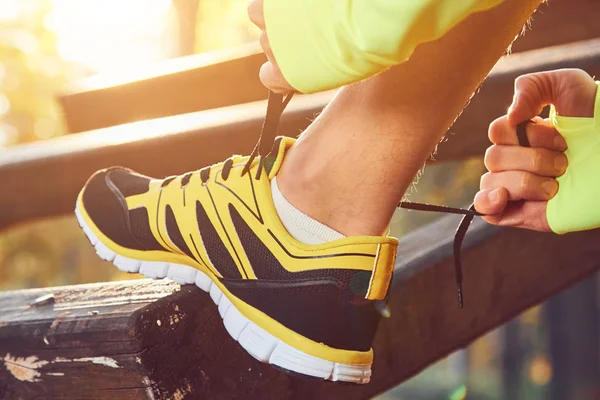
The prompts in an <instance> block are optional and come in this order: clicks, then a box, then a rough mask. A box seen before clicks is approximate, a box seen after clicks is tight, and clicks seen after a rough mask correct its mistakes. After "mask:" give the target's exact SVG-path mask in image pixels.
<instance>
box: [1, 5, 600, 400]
mask: <svg viewBox="0 0 600 400" xmlns="http://www.w3.org/2000/svg"><path fill="white" fill-rule="evenodd" d="M578 3H585V1H583V0H578ZM557 4H563V5H564V4H566V2H562V3H557ZM597 4H598V3H597V2H593V1H592V2H589V1H588V2H587V7H589V8H588V9H587V10H588V11H587V13H588V14H586V13H584V12H583V11H578V12H577V13H575V14H576V15H578V16H580V17H581V18H584V17H585V18H588V19H583V20H585V21H587V20H589V13H591V11H590V10H595V9H596V7H597ZM561 7H562V6H561ZM562 10H563V11H564V12H567V9H566V8H563V9H562ZM539 18H540V20H541V18H542V16H540V17H539ZM556 18H557V17H556ZM583 20H582V21H583ZM555 21H558V18H557V19H555ZM574 23H575V22H572V24H574ZM571 26H574V25H571ZM586 26H587V25H586ZM597 27H598V25H594V24H589V29H580V30H577V32H580V33H581V32H583V33H581V36H579V37H577V39H590V38H592V37H595V36H598V35H599V34H600V33H599V32H596V31H595V29H596V28H597ZM558 30H560V29H558ZM555 38H559V35H556V36H555ZM540 40H541V39H540ZM532 43H535V41H532ZM543 43H544V45H547V44H549V43H548V42H543ZM556 43H560V41H559V40H557V42H556ZM550 44H552V43H550ZM531 46H532V47H535V46H534V45H531ZM241 60H242V61H241ZM243 60H245V61H243ZM230 61H231V62H232V63H234V64H235V65H237V66H238V67H239V66H245V67H247V68H248V71H249V72H248V75H242V76H241V77H239V79H246V77H247V76H249V75H250V74H251V75H253V76H255V74H256V69H257V67H258V65H260V59H259V58H258V56H256V55H253V53H251V54H250V55H248V54H245V55H242V56H241V57H240V58H235V57H233V58H231V59H230ZM224 64H225V65H230V64H228V61H222V62H220V64H218V65H220V66H221V67H223V65H224ZM231 65H233V64H231ZM238 67H236V68H238ZM245 67H244V68H245ZM560 67H579V68H583V69H585V70H587V71H588V72H589V73H591V74H592V75H600V39H590V40H585V41H582V42H577V43H569V44H564V43H563V44H561V45H559V46H553V47H548V48H543V49H536V50H531V51H525V52H520V53H518V54H514V55H512V56H510V57H506V58H504V59H503V60H501V61H500V62H499V63H498V65H497V66H496V67H495V68H494V70H493V72H492V73H491V75H490V77H489V78H488V79H487V81H486V82H485V83H484V85H483V86H482V89H481V91H480V92H479V93H478V94H477V95H476V96H475V97H474V99H473V100H472V101H471V103H470V105H469V107H468V108H467V109H466V110H465V112H464V113H463V115H462V116H461V117H460V118H459V119H458V121H457V123H456V124H455V125H454V127H453V128H452V129H451V131H450V132H451V133H452V136H454V135H456V136H457V137H456V138H452V140H449V141H447V142H444V143H442V144H441V145H440V146H439V151H438V154H437V155H436V157H435V158H436V160H435V162H446V161H450V160H460V159H466V158H468V157H472V156H481V155H482V154H483V151H484V150H485V148H486V147H487V146H488V144H489V143H488V141H487V138H486V135H485V132H486V131H487V126H488V124H489V122H490V121H491V120H493V119H494V118H496V117H497V116H499V115H501V114H503V113H504V112H505V110H506V107H507V106H508V104H509V103H510V99H511V97H512V86H513V81H514V79H515V78H516V77H517V76H518V75H520V74H522V73H526V72H534V71H540V70H547V69H554V68H560ZM192 69H194V68H192ZM200 71H206V75H203V78H202V79H204V80H206V79H213V78H214V75H212V74H213V72H214V73H218V71H222V70H221V69H219V68H216V67H215V66H214V65H213V64H210V63H208V64H206V65H205V67H202V68H200ZM209 71H213V72H210V73H209ZM190 73H191V72H190V71H189V70H188V69H186V68H182V69H181V70H179V71H172V72H169V73H168V74H167V75H172V76H170V78H169V79H174V81H172V82H176V81H177V79H181V76H189V75H186V74H190ZM179 74H182V75H179ZM160 77H161V75H160V74H158V75H156V76H154V77H153V78H152V79H156V80H158V81H160V79H162V78H160ZM202 79H200V80H199V81H198V82H199V84H200V83H202V82H203V81H202ZM254 79H255V78H254ZM142 81H143V80H142ZM142 81H140V82H142ZM155 82H156V81H155ZM160 82H168V80H167V81H160ZM129 85H132V83H128V82H125V83H123V85H122V86H121V85H117V86H114V89H111V91H110V95H107V97H102V96H101V95H100V94H101V93H100V92H101V91H100V92H95V93H88V94H85V93H86V92H82V93H81V94H80V95H81V96H82V97H80V98H79V100H78V101H80V102H81V103H78V102H75V100H73V99H75V98H76V97H71V98H70V99H71V100H73V101H74V103H73V104H86V103H85V101H86V100H85V98H86V96H88V95H89V96H92V95H93V96H92V97H93V98H94V99H95V100H94V101H96V102H97V104H104V102H105V101H106V100H107V99H113V97H112V96H117V98H118V96H119V95H118V93H119V87H121V88H122V90H123V96H125V97H123V98H127V96H128V94H126V92H127V91H129V88H131V87H132V86H129ZM167 86H168V85H167ZM111 87H112V86H111ZM220 88H221V87H220V86H219V85H216V86H214V87H212V89H210V90H209V91H208V92H210V93H205V96H208V97H210V94H211V93H212V94H214V92H215V91H217V90H221V89H220ZM140 90H141V89H140ZM259 90H260V91H261V92H260V93H264V91H263V90H262V88H260V87H258V86H255V87H254V89H248V91H247V92H245V93H246V94H245V95H244V96H246V95H247V96H248V97H243V96H242V97H239V98H237V99H234V100H231V101H229V100H228V99H224V100H223V99H222V101H221V100H219V101H221V102H220V103H219V102H218V101H217V102H212V103H211V101H212V100H210V101H209V100H205V99H204V97H203V100H201V101H204V102H205V103H203V104H204V105H202V106H201V108H202V111H197V112H194V113H190V114H185V115H172V116H165V115H157V116H155V115H152V117H160V118H158V119H154V120H147V121H141V122H131V123H128V124H125V125H120V126H115V127H110V128H103V129H98V130H95V131H90V132H85V133H79V134H77V135H69V136H67V137H62V138H57V139H53V140H49V141H46V142H41V143H35V144H30V145H24V146H20V147H17V148H13V149H9V150H6V151H5V152H4V153H3V157H2V158H1V159H0V185H1V187H2V195H1V196H0V229H5V228H8V227H10V226H13V225H14V224H17V223H25V222H28V221H31V220H32V219H36V218H45V217H50V216H57V215H62V214H65V213H68V212H71V211H72V209H73V207H74V204H75V198H76V194H77V192H78V191H79V190H80V188H81V186H82V185H83V183H84V182H85V180H86V179H87V177H88V176H89V175H90V174H91V173H92V172H94V171H95V170H97V169H99V168H104V167H107V166H110V165H114V164H118V165H125V166H128V167H131V168H134V169H136V170H138V171H140V172H143V173H146V174H150V175H154V176H166V175H171V174H179V173H183V172H185V171H188V170H191V169H198V168H200V167H202V166H204V165H206V164H210V163H213V162H216V161H220V160H222V159H224V158H225V157H227V156H229V155H230V154H231V153H232V152H237V153H242V154H244V153H248V152H249V151H250V149H251V148H252V146H253V145H254V142H255V140H256V133H257V132H258V130H259V127H260V124H261V121H262V118H263V115H264V102H262V101H260V99H261V97H260V96H261V95H259V94H257V93H258V91H259ZM137 93H138V95H139V94H140V93H147V92H144V91H143V90H142V91H141V92H137ZM242 93H244V91H243V90H242ZM199 94H200V93H199ZM98 96H100V97H98ZM253 96H254V97H253ZM330 96H331V94H330V93H324V94H320V95H313V96H302V97H299V98H297V99H295V100H294V101H293V102H292V104H291V105H290V109H289V112H286V114H285V116H284V118H283V120H282V128H281V131H280V133H282V134H288V135H295V134H297V132H299V131H300V130H301V129H302V128H304V127H305V126H306V125H307V123H308V118H310V117H311V116H313V115H314V114H315V113H317V112H319V110H320V109H321V108H322V107H323V106H324V105H325V104H326V103H327V102H328V101H329V99H330ZM92 97H89V98H92ZM134 97H135V96H134ZM208 97H207V98H208ZM67 98H69V96H67ZM102 99H104V100H102ZM71 100H68V101H71ZM253 100H259V101H258V102H255V103H249V104H236V103H239V102H246V101H253ZM64 101H65V104H67V102H68V101H67V100H64ZM107 102H108V101H107ZM128 102H129V100H128ZM185 104H186V102H185V101H184V102H182V106H181V107H184V106H185ZM224 105H227V106H228V107H226V108H220V109H212V108H214V107H217V106H224ZM88 106H89V104H88ZM65 107H66V109H67V111H68V110H70V109H71V110H73V109H72V108H70V107H71V106H69V105H66V106H65ZM72 107H75V108H74V109H78V108H77V107H78V106H75V105H72ZM178 107H179V106H177V107H175V108H174V109H172V110H170V111H169V112H172V113H175V114H178V113H180V112H189V111H192V110H191V109H186V108H178ZM196 107H200V106H198V105H197V104H196ZM192 108H193V107H192ZM132 109H135V107H132ZM156 110H161V108H160V107H158V108H156ZM99 112H100V111H99ZM100 113H101V112H100ZM69 115H71V116H72V115H73V112H72V111H68V112H67V116H69ZM82 118H83V117H82ZM86 118H87V117H86ZM103 118H109V117H108V116H106V117H103ZM119 118H121V117H119ZM122 118H124V119H125V120H124V121H121V122H130V121H131V119H130V118H131V115H123V116H122ZM83 120H85V121H87V122H85V121H84V122H81V123H82V124H84V125H85V126H88V125H86V124H88V123H89V124H90V125H89V126H94V124H95V123H96V122H94V119H89V120H86V119H85V118H83V119H82V121H83ZM117 120H118V119H117ZM117 120H114V121H117ZM114 121H113V122H114ZM113 122H110V123H111V124H112V123H113ZM106 123H108V122H106ZM82 126H83V125H82ZM74 131H77V129H74ZM265 140H269V138H266V139H265ZM165 146H169V148H170V149H172V150H173V151H174V152H177V154H179V156H178V157H177V158H169V160H168V162H157V160H159V161H160V160H163V159H164V155H163V154H164V148H165ZM24 191H27V193H28V194H29V195H28V196H21V195H20V193H23V192H24ZM457 223H458V218H457V217H454V216H448V217H443V218H441V219H440V220H438V221H436V222H434V223H431V224H429V225H427V226H425V227H423V228H421V229H419V230H417V231H415V232H413V233H411V234H408V235H406V236H404V237H402V238H401V240H400V248H399V257H398V260H397V264H396V271H395V275H394V280H393V283H392V286H391V296H390V303H389V308H390V310H391V314H390V316H389V318H386V319H384V320H383V321H382V323H381V325H380V328H379V331H378V333H377V337H376V340H375V344H374V350H375V364H374V367H373V372H374V374H373V378H372V381H371V383H369V384H368V385H364V386H349V385H336V384H332V383H329V382H322V381H319V380H314V379H307V378H303V377H298V376H291V375H287V374H285V373H282V372H280V371H278V370H276V369H274V368H272V367H271V366H269V365H264V364H261V363H259V362H257V361H255V360H254V359H252V358H251V357H250V356H249V355H248V354H247V353H245V352H244V351H243V350H242V349H241V348H240V347H239V345H238V344H237V343H236V342H234V341H233V340H231V339H230V337H229V336H228V335H227V334H226V332H225V330H224V328H223V325H222V323H221V321H220V317H219V315H218V311H217V309H216V307H214V305H213V304H212V301H211V300H210V297H209V296H207V295H206V294H203V293H202V292H201V291H200V290H198V289H196V288H195V287H180V286H179V285H177V284H174V283H172V282H167V281H149V280H141V281H130V282H115V283H101V284H92V285H78V286H69V287H60V288H44V289H30V290H22V291H13V292H5V293H0V359H1V362H2V364H3V366H0V398H1V399H20V398H23V399H29V398H39V399H46V398H61V399H82V398H94V399H104V398H111V399H112V398H119V399H184V398H215V399H229V398H244V399H245V398H273V399H306V398H314V399H331V398H347V399H366V398H369V397H371V396H373V395H375V394H378V393H381V392H383V391H385V390H387V389H389V388H391V387H393V386H394V385H397V384H398V383H400V382H403V381H405V380H407V379H408V378H410V377H412V376H414V375H415V374H417V373H418V372H420V371H421V370H423V369H424V368H425V367H427V366H428V365H430V364H431V363H433V362H435V361H436V360H439V359H440V358H443V357H444V356H446V355H448V354H450V353H451V352H453V351H455V350H457V349H460V348H462V347H464V346H466V345H468V344H469V343H470V342H471V341H473V340H474V339H475V338H477V337H479V336H481V335H482V334H484V333H485V332H487V331H489V330H490V329H493V328H495V327H498V326H500V325H501V324H503V323H504V322H506V321H508V320H510V319H511V318H513V317H515V316H516V315H518V314H519V313H521V312H522V311H524V310H526V309H527V308H529V307H531V306H533V305H536V304H539V303H540V302H542V301H544V300H545V299H548V298H549V297H550V296H552V295H554V294H556V293H558V292H560V291H561V290H563V289H565V288H566V287H568V286H570V285H572V284H574V283H575V282H578V281H580V280H582V279H583V278H585V277H586V276H589V275H591V274H593V273H595V272H597V271H598V269H599V268H600V263H598V262H597V260H598V259H600V258H599V256H600V246H598V245H597V243H598V241H599V239H600V232H599V231H591V232H586V233H577V234H569V235H564V236H556V235H552V234H540V233H535V232H528V231H521V230H511V229H500V228H494V227H491V226H489V225H487V224H485V223H484V222H483V221H481V220H476V221H475V222H474V223H473V226H472V228H471V230H470V232H469V234H468V236H467V238H466V241H465V244H464V246H463V258H464V262H463V264H464V274H465V281H464V292H465V302H466V306H465V309H464V310H462V311H461V310H459V309H458V307H457V305H456V292H455V286H454V275H453V274H454V271H453V257H452V237H453V234H454V230H455V227H456V224H457ZM108 267H110V266H108V265H107V268H108Z"/></svg>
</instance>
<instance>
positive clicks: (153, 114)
mask: <svg viewBox="0 0 600 400" xmlns="http://www.w3.org/2000/svg"><path fill="white" fill-rule="evenodd" d="M599 14H600V2H598V1H596V0H555V1H551V2H550V4H544V5H542V6H541V7H540V9H539V11H538V12H537V13H536V14H535V15H534V17H533V20H532V24H531V28H532V29H531V30H530V31H528V32H527V34H526V35H525V36H524V37H522V38H519V39H518V40H517V41H516V42H515V44H514V46H513V51H525V50H532V49H537V48H541V47H547V46H553V45H559V44H564V43H570V42H575V41H581V40H587V39H591V38H595V37H598V36H600V24H598V23H597V15H599ZM264 60H265V58H264V56H263V55H262V54H261V53H260V52H259V48H258V46H256V45H249V46H246V47H243V48H240V49H237V50H232V51H226V52H219V53H213V54H208V55H197V56H190V57H185V58H182V59H180V60H171V61H167V62H164V63H159V64H157V65H156V66H153V67H150V69H149V71H146V72H144V71H141V72H137V73H136V75H134V76H130V77H121V78H118V79H105V80H104V82H99V80H98V78H94V79H91V80H88V81H84V82H82V83H81V84H80V85H79V87H78V88H75V89H73V90H72V91H71V92H70V93H69V94H66V95H65V96H62V97H61V98H60V100H61V103H62V105H63V109H64V111H65V116H66V119H67V125H68V127H69V130H70V131H71V132H83V131H88V130H92V129H98V128H104V127H108V126H114V125H119V124H123V123H128V122H132V121H139V120H142V119H151V118H160V117H166V116H171V115H178V114H183V113H189V112H194V111H201V110H206V109H210V108H216V107H224V106H229V105H234V104H240V103H245V102H250V101H256V100H262V99H265V98H266V94H267V93H266V91H265V89H264V87H263V86H262V85H261V84H260V81H259V79H258V69H259V67H260V65H261V64H262V63H263V62H264Z"/></svg>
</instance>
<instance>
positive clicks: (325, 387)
mask: <svg viewBox="0 0 600 400" xmlns="http://www.w3.org/2000/svg"><path fill="white" fill-rule="evenodd" d="M457 223H458V217H455V216H449V217H444V218H442V219H440V220H438V221H437V222H434V223H432V224H430V225H428V226H426V227H424V228H422V229H420V230H418V231H416V232H414V233H411V234H409V235H407V236H406V237H404V238H402V239H401V241H400V249H399V250H400V251H399V256H398V260H397V264H396V272H395V277H394V280H393V284H392V287H391V296H390V303H389V307H390V309H391V316H390V318H387V319H384V320H383V321H382V323H381V324H380V326H379V330H378V332H377V335H376V338H375V343H374V350H375V364H374V367H373V377H372V381H371V383H369V384H368V385H364V386H352V385H338V384H333V383H331V382H324V381H319V380H315V379H308V378H304V377H299V376H291V375H287V374H285V373H283V372H281V371H279V370H276V369H274V368H272V367H270V366H269V365H267V364H262V363H259V362H258V361H256V360H254V359H253V358H252V357H250V356H249V355H248V354H247V353H246V352H245V351H244V350H243V349H241V347H240V346H239V345H238V344H237V343H236V342H234V341H233V340H232V339H231V338H230V337H229V336H228V334H227V333H226V331H225V329H224V327H223V324H222V322H221V318H220V317H219V315H218V311H217V309H216V307H215V306H214V304H213V303H212V301H211V300H210V297H209V296H208V295H207V294H205V293H204V292H202V291H200V290H199V289H197V288H195V287H193V286H186V287H182V288H181V290H179V286H178V285H175V284H173V283H166V282H164V281H148V280H143V281H132V282H122V283H111V284H96V285H82V286H74V287H64V288H49V289H35V290H26V291H19V292H7V293H3V294H1V295H0V364H3V365H0V398H23V399H34V398H37V399H41V398H61V399H75V398H77V399H86V398H94V399H109V398H115V397H117V398H119V399H173V398H175V399H249V398H252V399H284V400H285V399H295V400H296V399H297V400H301V399H302V400H304V399H307V398H312V399H315V400H317V399H337V398H344V399H347V400H353V399H368V398H370V397H372V396H373V395H375V394H377V393H381V392H383V391H385V390H387V389H389V388H391V387H393V386H394V385H397V384H399V383H401V382H403V381H405V380H407V379H409V378H410V377H412V376H414V375H415V374H417V373H418V372H420V371H421V370H422V369H424V368H425V367H427V366H428V365H430V364H431V363H433V362H435V361H436V360H439V359H441V358H443V357H445V356H446V355H447V354H449V353H451V352H452V351H455V350H457V349H460V348H462V347H464V346H467V345H468V344H469V343H470V342H471V341H473V340H474V339H476V338H477V337H479V336H480V335H482V334H484V333H485V332H487V331H489V330H490V329H493V328H495V327H497V326H499V325H501V324H502V323H504V322H506V321H508V320H510V319H511V318H513V317H514V316H516V315H518V314H519V313H521V312H522V311H524V310H525V309H527V308H529V307H531V306H533V305H535V304H539V303H540V302H542V301H544V300H545V299H547V298H548V297H550V296H552V295H553V294H555V293H557V292H559V291H561V290H563V289H564V288H566V287H567V286H569V285H572V284H574V283H575V282H577V281H579V280H581V279H583V278H584V277H586V276H588V275H590V274H592V273H594V272H596V271H598V269H600V262H599V261H598V260H600V248H599V247H598V246H597V243H598V241H599V240H600V231H591V232H587V233H576V234H568V235H564V236H558V235H552V234H540V233H536V232H529V231H523V230H512V229H500V228H494V227H491V226H488V225H486V224H485V223H483V221H481V220H476V221H475V222H474V224H473V227H472V229H471V231H470V232H469V234H468V235H467V240H466V242H465V245H464V251H463V257H464V272H465V282H464V291H465V308H464V309H463V310H459V309H458V306H457V302H456V288H455V284H454V269H453V258H452V236H453V234H454V230H455V227H456V224H457ZM108 267H111V266H110V265H108V264H107V268H108ZM49 292H52V293H54V295H55V297H56V301H55V303H53V304H47V305H45V306H40V307H33V308H31V307H29V306H28V305H29V304H30V303H31V302H32V301H33V300H34V299H35V298H37V297H38V296H40V295H42V294H46V293H49ZM92 311H98V312H99V313H98V314H95V315H90V312H92ZM66 312H70V314H66ZM157 321H160V323H158V322H157ZM46 342H47V343H46ZM9 355H10V356H9ZM31 357H34V358H31ZM57 360H59V361H57ZM60 360H66V361H60ZM92 360H95V361H96V363H94V361H92ZM14 364H17V365H19V364H20V365H24V366H25V367H23V368H21V369H19V368H16V369H15V368H14V367H11V365H14ZM115 365H116V366H117V367H115ZM36 374H39V375H36ZM61 374H62V375H61ZM32 376H33V378H32ZM19 377H20V378H24V377H26V378H29V380H19ZM2 396H4V397H2Z"/></svg>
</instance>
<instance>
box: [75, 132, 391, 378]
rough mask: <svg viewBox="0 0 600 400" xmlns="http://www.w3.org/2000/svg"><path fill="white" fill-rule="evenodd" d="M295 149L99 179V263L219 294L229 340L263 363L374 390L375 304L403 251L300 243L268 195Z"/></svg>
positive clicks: (88, 228) (86, 224)
mask: <svg viewBox="0 0 600 400" xmlns="http://www.w3.org/2000/svg"><path fill="white" fill-rule="evenodd" d="M293 142H294V139H290V138H281V137H280V138H278V139H277V140H276V141H275V145H274V147H273V151H272V153H271V154H272V155H270V156H268V157H266V158H263V159H261V158H257V157H252V156H250V157H241V156H233V157H231V158H229V159H227V160H226V161H224V162H222V163H218V164H215V165H212V166H210V167H206V168H204V169H201V170H199V171H195V172H190V173H187V174H185V175H182V176H176V177H169V178H167V179H164V180H157V179H152V178H150V177H147V176H143V175H139V174H136V173H135V172H132V171H130V170H127V169H124V168H118V167H117V168H110V169H106V170H102V171H99V172H97V173H96V174H94V175H93V176H92V177H91V178H90V179H89V181H88V182H87V184H86V185H85V187H84V188H83V190H82V191H81V193H80V195H79V197H78V200H77V207H76V215H77V218H78V220H79V223H80V225H81V227H82V228H83V230H84V232H85V234H86V235H87V237H88V238H89V240H90V242H91V243H92V244H93V245H94V246H95V248H96V251H97V253H98V254H99V255H100V257H102V258H103V259H105V260H107V261H112V262H113V263H114V264H115V265H116V266H117V267H118V268H119V269H120V270H122V271H127V272H139V273H141V274H143V275H146V276H148V277H151V278H164V277H167V278H170V279H172V280H174V281H176V282H179V283H181V284H196V285H197V286H198V287H199V288H201V289H203V290H204V291H206V292H208V293H210V296H211V298H212V299H213V301H214V302H215V304H217V305H218V309H219V313H220V315H221V317H222V318H223V321H224V324H225V327H226V329H227V331H228V332H229V334H230V335H231V337H233V338H234V339H235V340H237V341H238V342H239V343H240V345H241V346H242V347H243V348H244V349H245V350H246V351H248V353H250V354H251V355H252V356H253V357H255V358H256V359H258V360H260V361H262V362H268V363H270V364H273V365H276V366H278V367H280V368H282V369H285V370H289V371H294V372H296V373H300V374H305V375H309V376H313V377H318V378H322V379H327V380H331V381H344V382H353V383H360V384H364V383H367V382H369V379H370V376H371V364H372V362H373V351H372V349H371V343H372V340H373V336H374V334H375V331H376V329H377V325H378V322H379V319H380V313H379V311H378V310H377V309H376V307H375V306H376V301H377V300H383V299H385V298H386V294H387V290H388V285H389V283H390V280H391V277H392V271H393V269H394V259H395V257H396V249H397V246H398V241H397V239H395V238H392V237H385V236H356V237H346V238H343V239H339V240H335V241H332V242H328V243H324V244H319V245H307V244H304V243H301V242H299V241H297V240H295V239H294V238H293V237H292V236H291V235H290V234H289V233H288V232H287V231H286V229H285V228H284V226H283V225H282V223H281V221H280V219H279V217H278V215H277V212H276V210H275V206H274V204H273V200H272V195H271V186H270V180H271V179H272V178H273V177H274V176H275V175H276V174H277V171H278V169H279V167H280V166H281V164H282V161H283V159H284V157H285V153H286V150H287V149H288V148H289V147H290V146H291V144H292V143H293Z"/></svg>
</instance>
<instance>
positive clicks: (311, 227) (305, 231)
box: [271, 177, 345, 244]
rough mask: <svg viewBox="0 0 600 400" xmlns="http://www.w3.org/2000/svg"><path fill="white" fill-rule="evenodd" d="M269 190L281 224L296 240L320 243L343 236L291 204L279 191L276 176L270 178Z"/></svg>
mask: <svg viewBox="0 0 600 400" xmlns="http://www.w3.org/2000/svg"><path fill="white" fill-rule="evenodd" d="M271 192H272V194H273V203H274V204H275V209H276V210H277V214H278V215H279V218H280V219H281V222H282V223H283V226H284V227H285V229H287V231H288V232H289V234H290V235H292V236H293V237H294V238H295V239H296V240H297V241H299V242H302V243H306V244H320V243H326V242H330V241H332V240H336V239H341V238H343V237H345V236H344V235H342V234H341V233H339V232H337V231H335V230H333V229H331V228H330V227H328V226H327V225H323V224H322V223H320V222H319V221H317V220H316V219H313V218H311V217H309V216H308V215H306V214H304V213H303V212H302V211H300V210H298V209H297V208H296V207H294V206H293V205H291V204H290V202H289V201H287V200H286V199H285V197H283V195H282V194H281V192H280V191H279V186H277V178H276V177H275V178H273V180H271Z"/></svg>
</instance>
